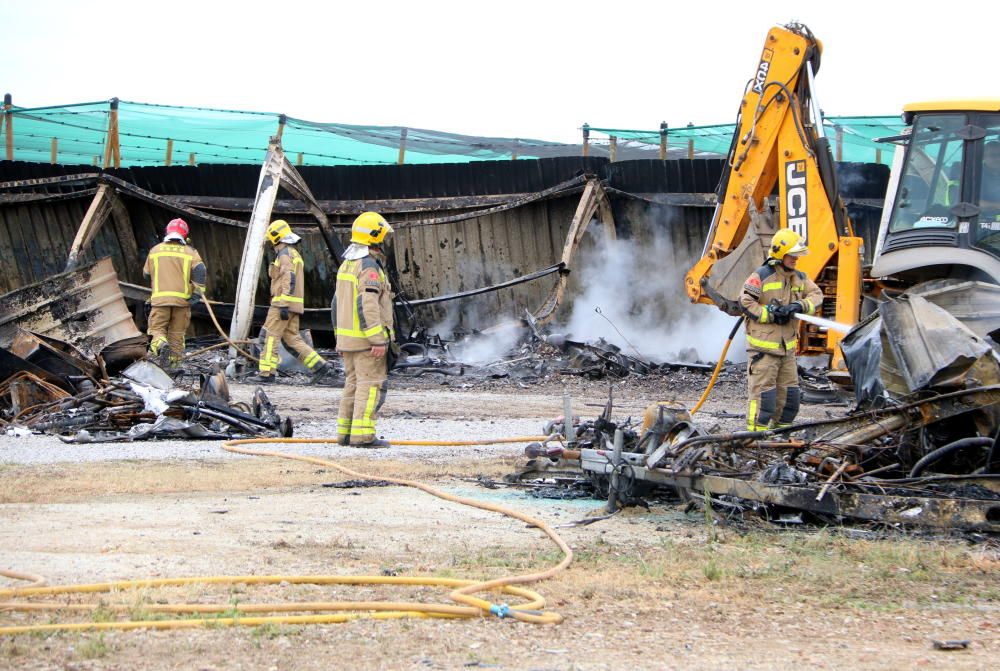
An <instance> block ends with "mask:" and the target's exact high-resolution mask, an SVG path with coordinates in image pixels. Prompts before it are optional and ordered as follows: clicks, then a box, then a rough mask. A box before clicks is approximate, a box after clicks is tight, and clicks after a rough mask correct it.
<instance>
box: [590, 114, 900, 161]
mask: <svg viewBox="0 0 1000 671" xmlns="http://www.w3.org/2000/svg"><path fill="white" fill-rule="evenodd" d="M823 126H824V128H825V130H826V135H827V137H828V138H829V140H830V146H831V148H832V149H833V151H834V153H835V155H836V152H837V142H838V137H840V138H842V139H841V140H840V142H841V143H842V144H841V154H842V159H841V160H843V161H848V162H856V163H884V164H886V165H889V164H890V163H892V155H893V149H894V148H893V146H892V145H891V144H890V145H887V144H882V143H879V142H875V141H874V140H875V138H880V137H890V136H893V135H899V134H900V133H901V132H902V130H903V128H904V127H905V126H904V124H903V121H902V119H901V118H900V117H899V116H898V115H896V116H843V117H826V118H825V119H824V121H823ZM735 128H736V127H735V125H734V124H718V125H714V126H686V127H680V128H668V129H667V147H668V148H670V149H677V148H679V147H680V148H686V147H687V146H688V142H689V141H691V142H693V144H694V151H695V152H696V153H699V154H717V155H720V156H726V155H728V154H729V145H730V143H731V141H732V139H733V133H734V132H735ZM838 130H839V131H840V134H839V135H838ZM590 132H591V133H592V134H593V133H602V134H604V135H607V136H609V137H611V136H614V137H616V138H618V140H619V141H621V140H625V141H627V142H636V143H640V144H647V145H656V146H657V147H658V146H659V145H660V131H659V130H626V129H617V128H593V127H591V128H590Z"/></svg>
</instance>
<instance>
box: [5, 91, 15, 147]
mask: <svg viewBox="0 0 1000 671" xmlns="http://www.w3.org/2000/svg"><path fill="white" fill-rule="evenodd" d="M13 106H14V99H13V98H12V97H11V95H10V94H9V93H5V94H4V96H3V116H4V118H5V119H6V120H7V128H6V131H5V132H4V136H5V137H6V141H5V142H6V145H7V160H8V161H13V160H14V112H13V111H11V108H12V107H13Z"/></svg>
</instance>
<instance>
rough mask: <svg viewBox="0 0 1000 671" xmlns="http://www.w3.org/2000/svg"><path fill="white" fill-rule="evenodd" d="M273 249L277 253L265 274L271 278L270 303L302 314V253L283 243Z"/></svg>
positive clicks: (303, 279) (303, 302)
mask: <svg viewBox="0 0 1000 671" xmlns="http://www.w3.org/2000/svg"><path fill="white" fill-rule="evenodd" d="M274 250H275V252H277V254H276V255H275V258H274V261H273V262H272V263H271V265H270V266H268V267H267V276H268V277H270V278H271V305H273V306H274V307H276V308H288V311H289V312H291V313H293V314H302V312H303V311H304V310H305V307H306V306H305V297H306V291H305V277H304V276H303V275H304V273H303V272H302V271H303V268H304V267H305V263H304V262H303V261H302V255H301V254H299V252H298V251H297V250H296V249H295V248H294V247H292V246H291V245H286V244H284V243H281V244H279V245H277V246H275V248H274Z"/></svg>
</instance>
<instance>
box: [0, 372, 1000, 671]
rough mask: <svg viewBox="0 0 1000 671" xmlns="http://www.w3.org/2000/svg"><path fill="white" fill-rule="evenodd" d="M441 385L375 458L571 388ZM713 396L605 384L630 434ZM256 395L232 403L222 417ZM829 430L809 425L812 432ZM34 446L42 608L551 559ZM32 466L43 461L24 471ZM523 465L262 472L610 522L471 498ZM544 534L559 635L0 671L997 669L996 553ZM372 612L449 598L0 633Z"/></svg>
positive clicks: (355, 636) (299, 417)
mask: <svg viewBox="0 0 1000 671" xmlns="http://www.w3.org/2000/svg"><path fill="white" fill-rule="evenodd" d="M445 382H447V383H448V384H440V383H439V381H436V380H421V381H407V382H406V383H404V384H401V385H398V386H399V387H402V388H397V389H394V390H393V391H391V392H390V396H389V399H388V401H387V403H386V408H385V418H384V421H382V422H381V423H380V430H381V432H384V433H385V434H386V435H387V437H389V438H390V439H392V438H396V439H404V438H412V437H430V436H435V435H439V433H442V434H447V436H442V437H451V438H455V437H463V438H473V437H475V438H484V437H500V436H503V435H509V434H510V432H512V431H529V432H539V431H540V430H541V426H542V423H543V422H544V421H545V420H546V419H548V418H551V417H553V416H555V415H559V414H561V413H562V398H561V392H562V385H561V384H560V383H561V382H562V381H550V382H547V383H544V384H541V385H535V386H531V387H528V388H522V387H521V386H519V385H517V384H516V383H511V382H510V381H499V382H498V383H497V384H495V385H491V386H487V387H485V388H484V387H483V386H481V385H480V386H475V387H468V388H463V387H462V384H464V383H462V382H460V381H459V379H458V378H455V379H449V380H445ZM568 382H569V387H570V389H571V392H572V394H573V401H574V412H576V413H579V414H581V415H585V416H592V415H594V414H596V413H597V412H599V408H598V407H597V406H598V405H603V403H604V401H605V400H606V397H607V394H608V389H609V385H608V383H606V382H584V381H582V380H577V379H571V380H569V381H568ZM703 384H704V378H703V377H701V376H700V375H699V374H678V376H677V377H676V378H674V379H670V378H659V379H651V380H643V381H641V382H636V381H634V380H633V381H631V382H630V383H627V384H626V383H617V384H616V387H615V390H614V395H615V398H616V400H617V403H618V407H619V411H618V412H617V413H616V414H622V415H623V414H627V413H629V412H631V413H633V414H635V415H638V414H639V413H640V412H641V409H642V407H643V406H644V405H645V403H646V402H647V401H651V400H662V399H672V400H676V401H678V402H680V403H684V404H686V405H688V406H690V405H691V404H692V403H693V402H694V401H695V400H696V398H697V396H698V393H697V392H698V391H700V389H701V385H703ZM250 391H251V390H250V389H249V388H248V387H243V386H240V385H236V386H234V394H235V395H236V397H237V398H244V397H247V396H249V393H250ZM269 392H270V395H271V398H272V400H273V401H274V402H275V403H276V405H277V406H278V407H279V409H280V410H281V411H282V412H283V413H284V414H288V415H290V416H292V417H294V418H295V421H296V426H297V427H298V430H299V434H300V435H309V436H320V435H332V434H334V433H335V425H336V421H335V419H336V418H335V412H336V411H335V408H336V406H337V401H338V398H339V390H337V389H330V388H315V387H305V388H304V387H292V386H277V387H275V388H274V390H273V391H271V390H269ZM742 395H743V388H742V381H741V379H740V378H739V376H738V375H730V376H727V377H725V378H724V379H723V381H722V383H721V385H720V387H719V388H718V390H717V392H716V394H715V396H714V397H713V400H712V401H710V402H709V404H708V405H707V407H706V409H707V411H708V412H709V413H715V414H714V415H713V414H706V415H705V416H704V417H703V418H702V419H703V420H704V421H706V422H707V423H708V424H709V425H711V424H713V423H717V424H718V425H719V428H722V429H735V428H738V427H739V424H740V420H739V419H738V418H736V417H733V416H730V414H733V415H735V414H738V413H740V412H741V411H742V406H743V401H742ZM842 411H843V408H838V407H835V406H808V407H807V409H806V412H805V416H808V417H817V418H818V417H824V416H826V414H827V413H839V412H842ZM46 440H47V439H45V438H36V437H30V438H20V439H14V438H0V520H2V525H0V568H5V569H8V570H15V571H22V572H30V573H35V574H40V575H43V576H44V577H45V578H46V579H47V580H48V582H49V584H70V583H90V582H99V581H110V580H126V579H140V578H155V577H186V576H208V575H284V576H290V575H343V574H347V575H393V574H398V575H417V576H439V577H450V578H471V579H486V578H494V577H499V576H504V575H512V574H517V573H527V572H535V571H540V570H544V569H546V568H549V567H551V566H553V565H555V564H557V563H558V562H559V560H560V559H561V554H560V553H559V551H558V549H557V548H556V547H555V546H554V545H553V544H552V543H551V541H549V540H548V539H547V538H546V537H545V536H544V535H543V534H542V533H541V532H540V531H538V530H537V529H532V528H528V527H527V526H526V525H525V524H524V523H523V522H521V521H518V520H513V519H510V518H507V517H503V516H501V515H498V514H495V513H490V512H486V511H483V510H478V509H474V508H469V507H465V506H459V505H456V504H453V503H450V502H446V501H442V500H440V499H437V498H434V497H431V496H429V495H428V494H425V493H423V492H420V491H417V490H414V489H410V488H405V487H396V486H389V487H352V488H338V487H332V486H330V485H332V484H335V483H339V482H342V481H344V480H347V479H348V477H347V476H344V475H343V474H341V473H339V472H337V471H336V470H335V469H333V468H329V467H323V466H318V465H315V464H305V463H302V462H297V461H287V460H281V459H276V458H262V457H252V458H240V459H234V458H231V457H229V456H227V455H225V454H224V453H223V452H222V451H221V449H219V450H218V451H217V452H213V451H212V450H211V449H210V448H209V449H206V447H205V444H204V443H202V444H200V445H199V447H198V451H197V452H188V453H185V452H177V451H173V450H174V448H172V447H171V442H173V441H171V442H161V443H157V444H153V447H152V448H150V449H151V450H152V452H151V453H149V454H143V455H141V456H135V455H132V456H130V457H129V458H127V459H123V458H120V456H119V457H117V458H116V454H115V452H114V450H110V451H109V450H108V449H107V446H102V447H100V450H101V451H100V452H95V453H93V454H92V455H91V456H92V457H94V455H99V458H98V457H94V458H90V459H87V458H85V457H84V455H83V453H82V452H68V454H71V455H72V456H70V457H67V458H66V459H65V460H59V459H58V458H55V457H53V454H57V452H56V451H58V450H59V447H58V446H57V445H54V444H49V443H46V442H45V441H46ZM17 441H21V442H17ZM24 441H28V442H24ZM31 441H37V442H36V443H32V442H31ZM33 444H36V445H39V446H44V451H45V452H46V454H47V455H48V457H47V458H46V459H44V460H37V459H34V458H32V449H31V446H32V445H33ZM82 447H87V446H82ZM175 447H176V446H175ZM94 448H95V449H98V446H94ZM522 448H523V445H517V444H511V445H500V446H492V447H488V448H487V447H473V448H440V447H433V448H417V447H411V448H392V449H390V450H385V451H379V452H378V453H377V454H359V453H358V452H357V451H356V450H350V449H348V448H340V447H336V446H300V445H286V446H273V448H272V449H276V450H280V451H287V452H296V453H308V454H313V455H322V456H324V457H326V458H329V459H332V460H335V461H336V462H337V463H342V464H344V465H346V466H349V467H351V468H354V469H357V470H360V471H364V472H367V473H370V474H372V475H373V476H375V477H379V476H381V477H405V478H412V479H417V480H420V481H422V482H426V483H428V484H432V485H434V486H437V487H439V488H442V489H444V490H445V491H448V492H450V493H452V494H457V495H460V496H466V497H470V498H475V499H478V500H484V501H490V502H494V503H499V504H501V505H506V506H508V507H512V508H515V509H517V510H520V511H522V512H525V513H527V514H529V515H532V516H535V517H537V518H539V519H542V520H544V521H546V522H548V523H549V524H551V525H554V526H557V527H559V526H560V525H567V524H568V523H570V522H572V521H575V520H580V519H584V518H587V517H590V516H594V515H599V514H601V511H602V510H603V504H602V503H601V502H599V501H595V500H589V499H584V500H561V501H554V500H546V499H537V498H533V497H530V496H527V495H526V494H525V493H524V492H522V491H520V490H515V489H486V488H483V487H481V486H479V485H478V484H477V483H476V482H475V478H476V476H477V475H486V476H489V477H491V478H499V477H500V476H501V475H502V474H504V473H507V472H510V471H511V470H513V468H514V466H515V465H516V463H517V462H518V460H519V457H518V455H519V454H520V452H521V450H522ZM41 449H42V448H41V447H40V448H39V450H41ZM119 449H120V450H121V452H120V454H131V453H128V452H127V449H128V448H127V446H124V445H123V446H120V448H119ZM155 450H161V455H162V458H157V454H156V453H155ZM37 451H38V450H36V452H37ZM50 457H52V458H50ZM558 531H559V533H560V534H561V535H562V536H563V537H564V538H565V539H566V541H567V542H568V543H569V544H570V545H571V546H572V548H573V550H574V553H575V555H576V556H575V560H574V562H573V564H572V565H571V566H570V567H569V569H568V570H566V571H565V572H562V573H560V574H558V575H557V576H556V577H554V578H552V579H550V580H547V581H545V582H542V583H539V584H537V585H535V586H533V589H536V590H537V591H538V592H539V593H541V594H542V595H543V596H544V597H545V598H546V600H547V603H548V605H547V609H548V610H552V611H554V612H558V613H560V614H561V615H562V616H563V617H564V618H565V620H564V622H563V623H562V624H560V625H556V626H550V625H545V626H538V625H530V624H523V623H518V622H514V621H510V620H499V619H497V618H489V619H485V618H484V619H476V620H441V619H405V620H381V621H373V620H359V621H354V622H350V623H346V624H336V625H301V626H300V625H295V626H292V625H262V626H256V627H236V628H228V627H219V626H214V627H209V628H205V629H190V630H174V631H150V630H140V631H132V632H111V631H109V632H104V633H53V634H24V635H18V636H6V637H0V668H10V669H81V670H82V669H123V670H124V669H138V668H141V669H163V670H167V669H205V670H208V669H213V670H214V669H220V670H221V669H275V670H277V669H327V668H341V667H343V668H357V669H376V668H391V669H425V668H430V669H454V668H495V669H619V668H636V669H674V668H677V669H680V668H684V669H722V668H726V669H729V668H739V669H785V668H789V669H791V668H796V669H797V668H838V667H839V668H858V669H875V668H878V669H885V668H892V669H895V668H920V667H927V668H948V669H993V668H995V667H996V660H997V659H998V655H1000V580H998V577H1000V547H998V545H997V543H996V540H995V539H994V540H989V539H985V540H984V539H977V540H975V539H968V538H964V537H958V536H956V537H928V536H923V535H913V534H910V535H907V534H903V533H902V532H889V533H887V532H884V531H878V532H876V531H873V530H871V529H868V528H866V527H850V528H828V529H819V528H815V527H806V528H796V529H778V528H776V527H773V526H769V525H766V524H765V523H763V522H758V521H755V520H750V521H747V522H743V523H740V524H723V525H709V524H707V523H706V519H705V516H704V514H703V513H702V512H700V511H695V512H689V513H685V512H684V510H683V508H682V507H681V506H679V505H672V504H666V503H664V504H656V505H653V506H652V507H651V509H650V510H649V511H646V510H644V509H641V508H639V509H630V510H627V511H625V512H623V513H621V514H619V515H617V516H615V517H612V518H610V519H605V520H601V521H598V522H595V523H593V524H589V525H586V526H567V527H565V528H559V529H558ZM14 584H15V583H14V582H13V581H9V580H5V579H0V585H3V586H5V587H7V586H13V585H14ZM64 598H65V597H64ZM501 598H502V597H499V596H498V597H497V599H498V600H499V599H501ZM373 599H391V600H423V601H428V602H434V603H446V602H447V597H446V592H445V590H438V589H431V588H417V589H402V588H396V587H370V586H363V587H342V586H323V587H319V586H310V585H298V584H287V583H286V584H281V585H273V586H266V587H264V586H257V587H251V586H247V585H236V586H223V587H212V586H206V585H194V586H187V587H175V588H169V589H160V590H127V591H123V592H119V593H115V594H109V595H105V596H104V597H103V601H102V604H103V605H102V608H101V609H100V610H99V611H98V612H94V613H59V614H51V613H42V614H30V615H28V614H24V613H12V612H3V613H2V614H0V626H5V625H10V624H14V623H25V622H33V623H45V622H49V621H50V618H52V621H67V620H68V621H80V622H97V621H106V620H108V619H114V618H115V617H119V616H117V615H113V614H110V615H109V613H110V610H111V609H112V608H114V607H115V606H116V605H119V606H121V607H122V608H123V609H125V612H124V613H123V614H121V615H120V617H128V616H133V617H134V616H137V615H142V616H147V617H148V613H145V612H144V611H145V609H147V608H149V607H150V606H149V604H157V603H161V602H168V601H170V602H180V601H186V602H191V601H196V602H199V603H219V604H224V605H232V604H236V603H243V604H247V603H254V602H287V601H331V600H373ZM953 639H960V640H968V641H969V645H968V648H967V649H964V650H958V651H950V652H945V651H939V650H935V649H934V647H933V645H932V641H934V640H953Z"/></svg>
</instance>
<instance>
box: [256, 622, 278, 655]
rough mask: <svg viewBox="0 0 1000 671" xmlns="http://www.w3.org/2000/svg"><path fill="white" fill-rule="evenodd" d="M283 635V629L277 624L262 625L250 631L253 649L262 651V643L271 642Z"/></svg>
mask: <svg viewBox="0 0 1000 671" xmlns="http://www.w3.org/2000/svg"><path fill="white" fill-rule="evenodd" d="M282 634H283V632H282V631H281V628H280V627H278V625H276V624H271V623H270V622H269V623H267V624H261V625H258V626H256V627H254V628H253V629H252V630H251V631H250V643H251V644H252V645H253V647H255V648H257V649H260V647H261V642H262V641H264V640H268V641H270V640H272V639H275V638H277V637H279V636H281V635H282Z"/></svg>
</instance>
